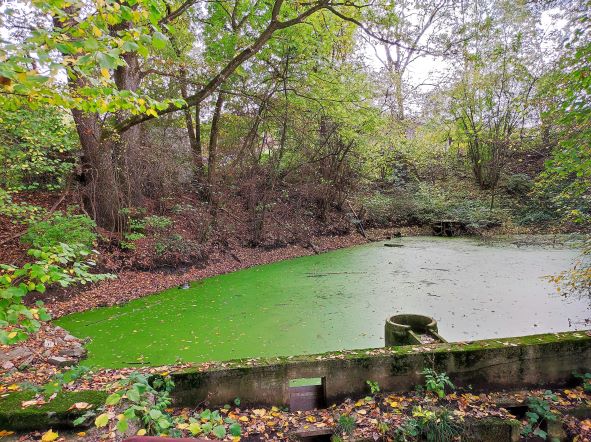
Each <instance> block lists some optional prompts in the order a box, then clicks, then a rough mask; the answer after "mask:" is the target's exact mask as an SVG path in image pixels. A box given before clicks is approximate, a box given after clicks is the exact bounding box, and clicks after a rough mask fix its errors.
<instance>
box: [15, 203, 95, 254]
mask: <svg viewBox="0 0 591 442" xmlns="http://www.w3.org/2000/svg"><path fill="white" fill-rule="evenodd" d="M95 228H96V224H95V223H94V221H93V220H91V219H90V218H89V217H88V216H86V215H71V214H67V215H64V214H62V213H61V212H57V213H54V214H53V215H52V216H51V218H49V219H48V220H45V221H39V222H36V223H31V224H30V225H29V228H28V229H27V232H26V233H25V234H24V235H23V236H22V237H21V241H23V242H24V243H27V244H31V245H32V246H33V247H35V248H41V247H45V246H57V245H58V244H61V243H63V244H70V245H72V244H81V245H83V246H85V247H87V248H89V249H90V248H92V246H93V244H94V242H95V241H96V234H95V233H94V229H95Z"/></svg>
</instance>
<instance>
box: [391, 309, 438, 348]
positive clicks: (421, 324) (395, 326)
mask: <svg viewBox="0 0 591 442" xmlns="http://www.w3.org/2000/svg"><path fill="white" fill-rule="evenodd" d="M410 331H413V332H414V333H418V334H425V333H428V332H434V333H437V321H436V320H435V319H433V318H431V317H430V316H425V315H413V314H406V315H394V316H391V317H389V318H388V319H387V320H386V327H385V338H386V347H392V346H395V345H408V344H411V343H413V342H412V340H411V338H410V334H409V332H410Z"/></svg>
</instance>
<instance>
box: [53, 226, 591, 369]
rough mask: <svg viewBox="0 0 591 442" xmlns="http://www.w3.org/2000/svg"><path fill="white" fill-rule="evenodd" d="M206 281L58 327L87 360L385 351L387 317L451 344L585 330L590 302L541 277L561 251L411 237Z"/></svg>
mask: <svg viewBox="0 0 591 442" xmlns="http://www.w3.org/2000/svg"><path fill="white" fill-rule="evenodd" d="M388 243H394V244H396V245H398V247H384V243H372V244H368V245H363V246H358V247H352V248H349V249H342V250H337V251H334V252H329V253H324V254H320V255H316V256H307V257H302V258H296V259H291V260H287V261H282V262H278V263H274V264H269V265H263V266H258V267H253V268H250V269H246V270H241V271H237V272H234V273H230V274H226V275H221V276H217V277H213V278H208V279H204V280H202V281H198V282H195V283H192V284H191V287H190V288H189V289H187V290H182V289H177V288H175V289H170V290H167V291H164V292H162V293H159V294H155V295H151V296H148V297H145V298H141V299H137V300H135V301H132V302H129V303H128V304H125V305H123V306H119V307H106V308H98V309H94V310H90V311H86V312H83V313H76V314H72V315H69V316H65V317H63V318H60V319H59V320H57V321H55V322H56V324H57V325H60V326H62V327H64V328H66V329H67V330H69V331H70V332H71V333H72V334H74V335H75V336H78V337H81V338H84V337H87V336H88V337H90V338H91V339H92V341H91V342H90V343H89V344H88V350H89V359H88V361H87V362H85V364H86V365H90V366H100V367H122V366H128V365H132V364H133V365H135V364H138V363H143V364H150V365H165V364H171V363H174V362H175V361H178V360H182V361H188V362H202V361H209V360H227V359H235V358H247V357H260V356H277V355H284V356H287V355H297V354H307V353H308V354H309V353H319V352H325V351H333V350H342V349H359V348H368V347H379V346H382V345H383V341H384V337H383V333H384V332H383V328H384V321H385V319H386V317H387V316H390V315H393V314H396V313H422V314H426V315H429V316H433V317H435V318H436V319H437V320H438V322H439V332H440V334H441V335H442V336H443V337H444V338H446V339H447V340H449V341H464V340H472V339H484V338H494V337H509V336H518V335H526V334H536V333H544V332H556V331H566V330H573V329H577V328H579V329H581V328H584V325H583V322H584V320H585V319H586V318H589V317H591V316H590V313H591V312H590V309H589V305H590V304H589V300H588V299H587V298H584V297H582V298H579V297H563V296H560V295H559V294H557V293H556V290H555V288H554V287H553V286H552V285H551V284H550V283H548V282H546V281H545V280H544V279H543V277H544V276H545V275H549V274H556V273H558V272H560V271H562V270H565V269H568V268H569V267H570V266H571V265H572V263H573V261H574V259H575V258H576V257H577V255H578V252H577V251H576V250H574V249H571V248H567V247H564V246H560V247H552V246H545V247H542V246H521V247H518V246H516V245H514V244H511V243H508V242H494V243H490V242H489V243H484V242H481V241H479V240H476V239H470V238H452V239H445V238H433V237H414V238H413V237H409V238H402V239H396V240H392V241H388Z"/></svg>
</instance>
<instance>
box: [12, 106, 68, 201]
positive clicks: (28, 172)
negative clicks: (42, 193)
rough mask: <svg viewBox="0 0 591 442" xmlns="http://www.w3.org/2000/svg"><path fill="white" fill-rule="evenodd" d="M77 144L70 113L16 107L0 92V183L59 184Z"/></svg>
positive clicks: (50, 186)
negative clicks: (0, 94)
mask: <svg viewBox="0 0 591 442" xmlns="http://www.w3.org/2000/svg"><path fill="white" fill-rule="evenodd" d="M78 147H79V145H78V140H77V136H76V131H75V130H74V127H73V124H72V121H71V117H70V116H69V115H68V114H66V113H65V112H64V111H63V110H61V109H59V108H56V107H49V106H43V107H41V108H39V109H31V108H29V107H28V106H18V107H17V106H14V103H12V101H11V100H10V99H7V98H6V97H5V96H0V170H1V172H0V187H3V188H5V189H10V190H31V189H38V188H47V189H55V188H59V187H62V186H63V185H64V183H65V178H66V176H67V174H68V173H70V172H71V170H72V168H73V166H74V163H75V157H74V153H75V152H76V150H77V149H78Z"/></svg>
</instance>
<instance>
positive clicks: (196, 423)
mask: <svg viewBox="0 0 591 442" xmlns="http://www.w3.org/2000/svg"><path fill="white" fill-rule="evenodd" d="M113 388H114V389H115V390H116V391H115V392H114V393H112V394H111V395H109V396H108V397H107V398H106V400H105V407H104V410H103V411H104V412H103V413H102V414H100V415H99V416H96V418H95V419H94V423H95V426H96V427H99V428H101V427H107V426H109V428H111V429H113V430H116V431H117V432H119V433H122V434H125V433H126V432H127V430H128V429H129V423H130V422H136V423H137V424H138V425H139V426H140V427H142V428H141V429H140V430H139V432H138V434H148V435H154V436H169V437H181V436H182V430H184V431H187V432H189V433H190V434H191V436H205V437H213V438H216V439H224V438H225V437H226V436H227V435H230V436H232V437H239V436H240V435H241V434H242V427H241V426H240V424H239V423H238V422H237V421H236V420H235V419H232V418H224V417H223V416H222V415H220V412H219V411H217V410H214V411H211V410H209V409H205V410H202V411H199V412H195V413H194V414H193V415H192V416H190V417H189V418H188V420H187V419H186V417H183V416H179V417H174V416H172V415H171V414H170V413H169V411H167V410H168V409H169V407H170V405H171V403H172V399H171V396H170V393H171V391H172V389H173V388H174V383H173V381H172V379H171V378H170V376H169V375H168V374H162V375H154V376H151V377H146V376H144V375H143V374H140V373H132V374H131V375H130V376H129V377H128V378H125V379H122V380H120V381H118V382H116V383H115V384H114V385H113ZM92 417H94V414H93V413H88V414H87V415H85V416H82V417H81V418H80V419H78V420H77V421H76V422H75V424H76V425H80V424H82V423H84V422H86V421H88V420H89V419H91V418H92Z"/></svg>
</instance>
